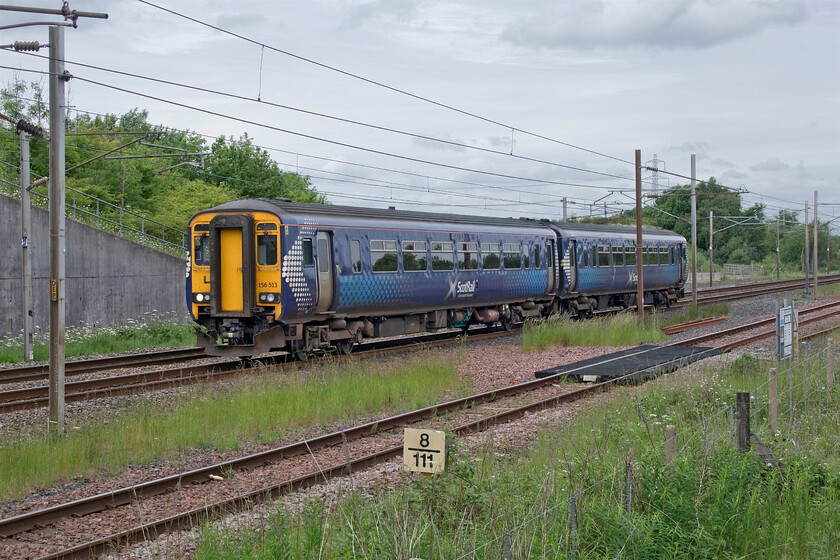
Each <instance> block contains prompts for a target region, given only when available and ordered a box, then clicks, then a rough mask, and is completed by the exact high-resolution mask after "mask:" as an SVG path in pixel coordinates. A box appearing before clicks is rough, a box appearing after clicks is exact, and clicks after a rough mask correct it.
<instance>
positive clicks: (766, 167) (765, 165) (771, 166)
mask: <svg viewBox="0 0 840 560" xmlns="http://www.w3.org/2000/svg"><path fill="white" fill-rule="evenodd" d="M785 169H790V166H789V165H788V164H786V163H783V162H781V161H779V160H778V159H777V158H774V157H771V158H770V159H768V160H767V161H763V162H761V163H757V164H755V165H753V166H750V170H752V171H783V170H785Z"/></svg>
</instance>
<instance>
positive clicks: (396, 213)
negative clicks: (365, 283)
mask: <svg viewBox="0 0 840 560" xmlns="http://www.w3.org/2000/svg"><path fill="white" fill-rule="evenodd" d="M230 211H260V212H272V213H275V214H278V213H286V214H292V215H298V214H307V215H318V216H341V217H345V218H346V217H354V218H366V219H377V220H404V221H418V222H439V223H448V224H453V223H454V224H480V225H495V226H507V227H526V228H539V229H543V230H545V229H549V228H550V225H549V223H548V221H547V220H533V219H530V218H495V217H489V216H473V215H469V214H467V215H465V214H445V213H435V212H413V211H410V210H396V209H394V208H393V207H392V208H364V207H359V206H338V205H335V204H317V203H312V202H292V201H290V200H288V199H284V198H274V199H268V198H249V199H241V200H233V201H231V202H226V203H224V204H220V205H219V206H216V207H214V208H210V209H208V210H205V211H204V212H230ZM204 212H202V213H204Z"/></svg>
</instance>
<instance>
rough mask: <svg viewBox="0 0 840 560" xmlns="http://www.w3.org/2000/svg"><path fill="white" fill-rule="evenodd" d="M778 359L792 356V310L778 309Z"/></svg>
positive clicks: (787, 308)
mask: <svg viewBox="0 0 840 560" xmlns="http://www.w3.org/2000/svg"><path fill="white" fill-rule="evenodd" d="M778 332H779V357H780V358H789V357H790V356H791V354H793V308H792V307H782V308H781V309H779V329H778Z"/></svg>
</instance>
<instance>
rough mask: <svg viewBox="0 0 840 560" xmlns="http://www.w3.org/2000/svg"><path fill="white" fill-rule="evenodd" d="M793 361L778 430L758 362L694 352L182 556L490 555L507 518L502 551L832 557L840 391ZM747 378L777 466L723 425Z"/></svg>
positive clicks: (430, 558)
mask: <svg viewBox="0 0 840 560" xmlns="http://www.w3.org/2000/svg"><path fill="white" fill-rule="evenodd" d="M803 363H804V362H803V361H800V363H799V365H798V366H797V367H796V369H795V370H794V371H793V372H792V373H793V376H792V379H793V382H792V383H791V382H790V378H789V377H788V372H787V371H784V372H782V374H781V375H780V377H779V419H780V425H781V428H780V430H781V431H780V433H779V434H771V433H769V432H768V430H767V429H766V425H767V423H766V411H767V383H766V380H767V373H768V367H769V364H768V363H767V362H764V361H761V360H759V359H758V358H753V357H745V358H741V359H738V360H736V361H735V362H734V363H732V364H731V365H729V366H721V365H715V364H711V365H706V366H699V367H698V368H697V370H696V372H695V373H685V372H683V373H679V374H673V375H670V376H666V377H664V378H660V379H659V380H656V381H654V382H651V383H648V384H646V385H644V386H642V387H639V388H634V389H623V390H620V391H616V392H614V393H612V398H610V399H606V401H607V402H605V403H602V404H600V405H598V406H593V407H586V408H588V411H586V410H583V411H580V412H578V414H577V415H576V417H575V418H574V419H573V420H571V421H567V422H566V421H564V422H561V423H560V424H559V425H558V424H556V423H555V424H554V425H553V426H551V427H550V428H549V429H547V430H546V431H545V432H544V433H543V434H541V435H540V436H539V437H538V438H537V440H536V442H535V443H533V444H531V446H530V448H529V449H522V447H523V445H522V443H521V442H519V443H514V444H509V447H507V448H498V447H495V448H494V447H492V445H490V444H489V443H488V445H487V446H485V447H484V448H483V449H479V450H477V451H474V452H467V451H466V450H465V449H464V448H462V447H459V446H458V444H457V443H456V444H455V446H454V449H453V453H452V456H451V457H450V463H449V465H448V472H447V473H444V474H442V475H437V476H434V477H429V478H423V477H416V478H414V480H413V482H411V483H409V484H407V485H406V486H404V487H402V488H400V489H397V490H394V491H390V492H384V493H383V495H381V496H377V497H376V498H375V499H371V496H369V495H366V494H364V493H361V492H360V493H350V494H348V495H345V496H343V497H342V498H341V499H340V501H339V502H338V503H337V504H331V505H329V506H325V505H323V504H322V503H321V502H318V501H316V502H312V503H311V504H310V505H309V506H308V507H306V508H305V509H304V511H303V512H302V513H300V512H295V511H285V510H283V509H281V508H278V509H277V510H276V511H275V512H274V513H273V514H269V515H268V517H267V518H265V519H264V521H263V522H262V524H259V525H257V526H256V527H252V528H250V529H244V530H243V529H242V528H241V527H238V526H237V528H235V529H233V530H230V531H228V530H224V529H219V528H218V526H216V525H210V526H208V527H206V528H205V530H204V531H203V533H202V536H201V539H200V544H199V547H198V550H197V552H196V553H195V554H194V556H193V558H195V559H196V560H227V559H231V560H232V559H234V558H236V559H257V558H285V559H290V560H292V559H304V558H306V559H308V558H316V557H318V558H411V557H417V558H423V559H425V560H438V559H440V560H443V559H446V560H451V559H453V558H462V557H466V558H481V559H494V560H495V559H499V560H500V559H502V558H504V557H505V555H504V541H505V538H504V534H505V531H507V530H510V531H511V535H510V542H511V548H512V557H513V558H570V557H575V558H579V559H588V558H591V559H595V558H598V559H600V558H669V559H670V558H685V559H690V558H729V559H736V558H796V559H799V558H801V559H805V558H837V557H838V554H840V535H838V531H837V527H840V438H838V436H837V434H838V433H840V391H839V390H838V389H837V388H835V390H834V392H833V394H828V393H827V392H826V391H825V389H820V388H821V387H823V386H824V384H825V379H826V377H825V370H824V369H823V370H821V371H819V373H818V364H819V363H820V358H818V357H815V355H811V357H810V361H809V363H808V374H807V375H806V374H805V372H804V368H803ZM822 363H823V364H824V363H825V362H824V361H823V362H822ZM806 379H807V381H806ZM791 387H792V391H793V403H794V408H793V415H792V417H791V416H789V412H790V411H789V409H788V404H787V403H788V402H789V398H788V397H789V395H790V393H789V392H788V391H790V388H791ZM805 387H808V392H809V399H810V400H809V405H808V407H807V412H806V408H805V405H804V402H805V391H804V388H805ZM756 389H757V395H758V401H759V410H758V414H759V423H760V425H761V426H762V427H761V429H759V430H758V437H759V438H761V439H762V440H763V441H764V442H765V443H767V444H768V445H769V446H770V447H771V448H772V449H773V451H774V452H775V453H776V454H777V455H778V456H779V457H780V458H781V459H782V461H783V464H784V467H783V470H782V471H779V470H777V469H775V468H772V467H769V466H767V465H765V463H764V461H762V460H761V459H760V458H759V457H758V456H757V455H756V454H755V452H754V451H751V452H750V453H748V454H746V455H739V454H738V453H737V451H736V450H735V446H734V444H733V442H732V440H731V438H730V424H729V410H730V403H732V402H733V401H734V399H735V393H736V391H739V390H748V391H754V390H756ZM754 394H755V393H754ZM752 413H753V414H755V408H753V410H752ZM790 418H792V421H790V420H789V419H790ZM666 424H673V425H675V426H676V427H677V430H678V436H677V439H678V444H677V449H678V454H677V456H676V458H675V460H674V461H673V462H672V463H671V464H665V462H664V457H663V441H664V428H665V425H666ZM752 424H753V425H754V420H753V422H752ZM497 439H498V438H497ZM490 440H492V438H490ZM628 459H629V460H630V462H631V465H632V468H631V480H632V508H631V513H629V514H628V513H626V511H625V507H626V506H625V502H624V500H625V497H626V492H625V476H626V475H625V461H626V460H628ZM573 492H574V493H575V494H576V495H577V502H576V504H577V528H576V530H577V540H576V541H575V542H572V541H571V528H570V496H571V494H572V493H573ZM473 551H475V552H473ZM573 553H574V554H573Z"/></svg>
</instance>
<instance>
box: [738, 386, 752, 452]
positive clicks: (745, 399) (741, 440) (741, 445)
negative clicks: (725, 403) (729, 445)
mask: <svg viewBox="0 0 840 560" xmlns="http://www.w3.org/2000/svg"><path fill="white" fill-rule="evenodd" d="M735 408H736V411H737V415H738V426H737V430H738V432H737V441H738V453H746V452H747V451H749V450H750V394H749V393H748V392H739V393H738V394H737V395H736V396H735Z"/></svg>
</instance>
